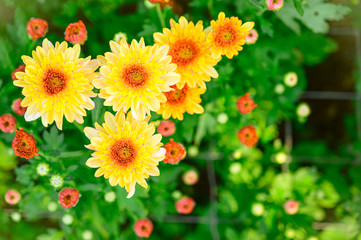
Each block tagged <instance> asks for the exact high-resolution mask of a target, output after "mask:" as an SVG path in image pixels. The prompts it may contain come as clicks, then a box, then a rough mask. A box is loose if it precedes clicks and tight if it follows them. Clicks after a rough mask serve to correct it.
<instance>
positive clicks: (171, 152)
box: [170, 149, 178, 157]
mask: <svg viewBox="0 0 361 240" xmlns="http://www.w3.org/2000/svg"><path fill="white" fill-rule="evenodd" d="M170 155H171V156H173V157H175V156H177V155H178V149H172V150H170Z"/></svg>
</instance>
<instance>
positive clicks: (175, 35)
mask: <svg viewBox="0 0 361 240" xmlns="http://www.w3.org/2000/svg"><path fill="white" fill-rule="evenodd" d="M170 25H171V29H167V28H164V29H163V33H154V41H155V42H156V43H158V44H160V45H167V46H169V53H168V54H169V55H170V56H172V62H173V63H175V64H177V70H176V72H177V73H179V74H180V75H181V80H180V82H179V83H178V84H177V86H178V88H183V86H184V85H185V84H186V83H187V84H188V86H189V87H192V88H195V87H198V86H200V87H202V88H204V89H205V88H206V84H205V82H209V81H210V80H211V77H213V78H218V73H217V71H216V70H215V69H214V67H213V66H215V65H216V64H217V61H216V60H215V59H213V58H212V56H211V51H210V49H209V46H208V44H207V40H206V33H205V32H204V31H203V23H202V22H201V21H199V22H198V23H197V24H196V25H194V23H193V22H188V21H187V19H185V18H184V17H181V18H180V19H179V23H176V22H175V21H174V20H173V19H171V20H170Z"/></svg>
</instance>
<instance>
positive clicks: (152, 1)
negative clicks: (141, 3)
mask: <svg viewBox="0 0 361 240" xmlns="http://www.w3.org/2000/svg"><path fill="white" fill-rule="evenodd" d="M148 1H149V2H151V3H168V2H169V0H148Z"/></svg>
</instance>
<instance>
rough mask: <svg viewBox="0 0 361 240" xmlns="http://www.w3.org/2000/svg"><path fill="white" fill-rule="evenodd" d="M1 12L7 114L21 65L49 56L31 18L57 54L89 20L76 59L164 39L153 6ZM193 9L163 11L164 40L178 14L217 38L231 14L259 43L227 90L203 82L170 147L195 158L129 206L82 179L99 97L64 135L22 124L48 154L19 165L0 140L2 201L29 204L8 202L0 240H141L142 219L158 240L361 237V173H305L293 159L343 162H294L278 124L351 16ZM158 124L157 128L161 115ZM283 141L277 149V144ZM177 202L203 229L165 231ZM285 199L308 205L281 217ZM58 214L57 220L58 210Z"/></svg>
mask: <svg viewBox="0 0 361 240" xmlns="http://www.w3.org/2000/svg"><path fill="white" fill-rule="evenodd" d="M3 2H4V4H3V6H4V9H5V10H4V13H7V14H4V15H2V16H0V19H1V20H3V21H1V23H0V29H1V34H0V56H1V58H0V61H1V64H0V101H1V108H0V114H1V115H2V114H4V113H13V112H12V110H11V103H12V101H13V100H15V99H16V98H20V97H22V93H21V90H20V89H19V88H17V87H14V85H13V83H12V80H11V78H10V75H11V72H12V71H13V70H14V69H15V68H16V67H17V66H18V65H19V64H21V56H22V55H30V54H31V51H32V50H33V49H34V48H35V47H36V46H38V45H40V44H41V40H42V39H40V40H31V39H30V38H29V36H28V35H27V34H26V23H27V21H28V20H29V19H30V18H31V17H40V18H43V19H46V20H47V21H48V23H49V32H48V34H47V35H46V37H47V38H48V39H49V40H50V41H52V42H55V41H63V39H64V29H65V28H66V26H67V25H68V24H69V23H71V22H75V21H78V20H82V21H84V23H85V25H86V27H87V31H88V39H87V41H86V42H85V44H84V46H82V53H81V55H82V56H92V58H96V56H97V55H99V54H104V53H105V52H107V51H110V50H109V44H108V42H109V40H112V39H113V38H114V35H115V34H116V33H118V32H124V33H125V34H126V35H127V37H128V42H130V41H131V40H132V39H137V40H139V38H140V37H144V39H145V42H146V43H147V44H153V42H154V41H153V33H154V32H159V31H161V30H162V27H161V21H160V19H159V15H158V14H157V12H156V8H155V7H154V6H149V4H147V3H145V2H144V1H135V0H99V1H93V0H75V1H73V0H65V1H58V0H57V1H46V2H44V1H35V2H33V3H32V4H29V2H28V1H27V0H17V1H8V0H6V1H3ZM186 2H187V1H175V5H174V6H173V7H172V8H171V7H169V6H168V7H165V8H164V9H163V10H162V12H161V15H160V16H161V17H163V18H164V22H165V24H166V27H169V20H170V19H171V18H173V19H176V20H177V19H178V18H179V14H181V13H182V14H183V15H185V16H186V17H187V19H189V20H192V21H193V22H197V21H199V20H201V21H203V24H204V26H205V27H208V26H209V25H210V21H211V20H213V19H214V20H215V19H216V18H217V15H218V13H219V12H221V11H223V12H225V13H226V16H238V17H239V18H240V19H241V20H242V21H243V22H246V21H254V22H255V29H256V30H257V31H258V33H259V38H258V40H257V42H256V43H255V44H254V45H245V46H244V49H243V50H242V51H241V52H239V55H238V56H235V57H234V58H233V59H227V58H225V57H224V58H223V59H222V61H221V62H220V63H219V64H218V65H217V66H216V69H217V71H218V73H219V78H217V79H212V81H211V82H209V83H207V92H206V93H205V94H203V95H202V103H201V105H202V106H203V108H204V109H205V112H204V113H203V114H202V115H197V114H194V115H189V114H185V116H184V120H183V121H178V120H174V122H175V124H176V132H175V134H174V135H172V136H170V137H164V138H163V141H162V142H163V143H167V142H168V141H169V139H170V138H174V140H175V141H177V142H180V143H182V144H183V145H184V146H185V148H186V149H187V150H188V156H187V157H186V159H184V160H182V161H181V162H180V163H179V164H177V165H170V164H164V163H160V165H159V169H160V172H161V174H160V176H159V177H152V178H150V179H149V181H148V184H149V188H148V189H143V188H141V187H139V186H137V188H136V193H135V195H134V196H133V197H132V198H131V199H127V198H126V195H127V193H126V191H125V190H124V189H123V188H120V187H119V186H117V187H111V186H110V185H109V184H108V181H107V180H105V179H104V178H103V177H101V178H95V177H94V172H95V170H94V169H90V168H88V167H86V166H85V161H86V160H87V159H88V158H89V157H90V156H91V151H89V150H87V149H86V148H85V147H84V145H86V144H89V142H88V140H87V139H86V138H85V137H84V132H83V128H84V127H85V126H93V125H94V123H95V122H98V123H99V124H102V122H103V118H104V112H105V111H112V110H111V108H110V107H104V106H103V103H104V100H102V99H100V98H94V102H95V109H94V110H92V111H91V112H87V116H86V117H85V119H84V121H85V123H84V124H83V125H80V124H77V125H74V124H70V123H64V130H63V131H59V130H58V129H57V128H56V126H55V125H54V124H53V126H49V127H47V128H44V127H43V126H42V123H41V120H40V119H38V120H36V121H33V122H26V121H25V120H24V118H23V117H22V116H16V119H17V122H18V126H20V127H23V128H24V129H26V130H27V131H28V132H29V133H31V134H32V135H33V136H34V137H35V138H36V140H37V146H38V147H39V150H40V151H39V156H37V157H34V158H33V159H31V160H25V159H17V158H15V157H14V154H13V153H12V152H11V151H9V150H11V142H12V139H13V137H14V133H1V134H0V169H1V171H0V183H1V184H0V194H1V196H3V195H4V194H5V192H6V191H7V190H8V189H10V188H14V189H18V190H19V191H20V193H21V194H22V200H21V201H20V203H19V204H18V205H17V206H9V205H7V204H6V203H4V202H3V200H1V202H0V204H1V207H2V209H6V212H2V211H0V224H1V225H2V226H4V227H2V228H1V229H0V240H2V239H12V238H11V237H13V239H22V240H23V239H24V240H27V239H37V240H57V239H84V232H85V231H90V232H91V233H92V234H93V239H117V240H118V239H119V240H120V239H135V234H134V230H133V227H134V222H135V221H136V220H138V219H140V218H149V219H151V220H152V222H153V224H154V232H153V234H152V236H151V239H189V240H192V239H206V238H209V239H211V238H212V234H211V230H212V231H215V229H216V228H217V229H218V231H219V234H220V239H230V240H233V239H249V240H253V239H254V240H268V239H270V240H274V239H310V237H312V236H317V235H318V237H319V239H321V240H332V239H335V240H336V239H337V240H341V239H356V237H358V236H360V224H359V222H360V216H361V209H360V207H359V206H360V203H361V202H360V201H361V200H360V197H359V196H360V193H361V190H360V189H361V184H360V183H361V175H360V174H359V173H360V170H361V169H360V166H359V163H357V162H356V163H357V164H358V165H357V166H355V167H351V168H347V169H346V168H345V169H341V170H340V169H339V168H335V167H332V166H327V165H318V164H314V165H313V166H309V165H308V164H303V163H302V164H300V163H299V162H298V161H297V160H298V158H302V157H306V158H311V157H319V156H323V157H325V158H328V159H329V160H330V161H331V160H332V159H333V158H335V153H334V152H332V151H330V149H329V147H328V145H327V144H326V143H325V141H321V140H312V141H310V140H309V141H299V142H298V143H297V144H296V146H295V147H294V149H293V150H292V151H291V149H289V147H288V146H283V145H282V141H281V140H280V139H279V138H282V137H283V129H282V128H283V125H282V123H283V122H284V121H285V120H287V121H293V122H294V121H295V119H296V106H297V104H298V102H299V101H300V98H301V95H302V93H303V92H304V90H305V89H306V87H307V78H306V73H305V69H304V67H305V66H314V65H317V64H319V63H321V62H322V61H324V60H325V59H326V58H327V57H328V56H329V54H331V53H332V52H335V51H336V50H337V44H336V42H335V41H334V40H332V39H330V38H329V37H327V36H326V35H325V33H327V31H328V29H329V25H328V23H327V21H330V20H341V19H342V18H343V17H344V16H346V15H347V14H348V13H349V12H350V8H349V7H346V6H344V5H339V4H334V3H331V2H330V1H324V0H317V1H316V0H315V1H303V0H293V1H291V0H289V1H285V3H284V6H283V8H282V9H281V10H279V11H269V10H267V7H266V5H265V1H264V0H249V1H247V0H244V1H243V0H242V1H233V0H224V1H215V0H192V1H190V2H189V3H188V4H187V3H186ZM280 20H281V21H280ZM288 72H295V73H297V76H298V83H297V85H296V86H295V87H288V86H286V85H285V84H284V80H283V78H284V75H285V74H287V73H288ZM277 85H281V86H283V88H284V92H283V93H277V91H276V90H275V87H276V86H277ZM95 91H97V92H98V90H95ZM247 92H249V93H250V95H251V98H252V99H254V101H255V102H256V103H257V104H258V106H257V107H256V108H255V109H254V110H253V111H252V113H249V114H240V113H239V111H238V109H237V106H236V102H237V99H238V97H240V96H242V95H244V94H245V93H247ZM13 115H14V114H13ZM151 119H152V121H155V122H156V123H157V124H158V123H159V121H160V120H161V116H160V115H157V114H152V118H151ZM224 119H226V120H224ZM356 121H357V119H356V118H355V117H354V116H350V117H349V118H348V119H346V122H347V124H348V126H347V128H348V130H349V132H350V134H351V135H352V138H353V140H354V142H353V143H352V144H351V145H349V146H345V149H346V150H345V152H347V154H348V155H349V156H350V157H355V158H356V159H359V158H357V156H358V155H357V154H359V153H358V150H359V147H360V146H361V144H360V142H359V141H358V140H356V139H357V136H356V135H357V134H355V132H354V129H355V124H356ZM249 124H252V125H254V126H255V127H256V129H257V134H258V137H259V138H260V139H259V141H258V145H257V146H256V147H252V148H247V147H245V146H244V145H242V144H241V143H240V141H239V139H238V138H237V136H236V134H237V132H238V131H239V129H240V128H242V127H243V126H246V125H249ZM295 128H297V129H298V130H299V129H301V130H302V125H301V124H298V123H296V126H295ZM277 140H278V141H281V142H280V143H278V144H276V142H277ZM277 145H278V146H277ZM191 149H193V151H190V150H191ZM198 150H199V153H198V152H197V151H198ZM280 151H282V152H285V153H287V154H291V155H292V158H293V159H292V161H291V163H290V164H288V163H286V164H284V165H283V166H280V165H279V164H278V163H277V162H276V161H275V154H277V153H278V152H280ZM209 159H212V161H213V160H214V162H213V163H214V168H215V174H216V176H215V178H216V181H217V187H216V189H212V190H216V195H217V203H215V204H213V205H212V204H210V202H209V195H210V193H209V191H210V190H209V189H210V186H209V185H210V181H211V180H210V178H211V177H210V176H209V175H208V171H209V168H210V167H209V165H208V164H209V163H207V161H206V160H209ZM39 163H47V164H49V167H50V169H49V173H48V174H46V175H45V176H41V175H39V174H38V173H37V166H38V164H39ZM235 164H236V165H235ZM14 169H15V170H14ZM189 169H196V170H197V172H199V176H200V181H199V182H198V183H197V184H196V185H194V186H188V185H186V184H185V183H184V182H183V181H182V175H183V174H184V173H185V172H186V171H187V170H189ZM345 172H347V174H346V173H345ZM53 174H60V175H61V176H62V177H63V178H64V187H73V188H77V189H78V190H79V192H80V194H81V197H80V200H79V202H78V204H77V205H76V207H73V208H69V209H64V208H63V207H61V206H60V205H59V204H58V193H59V190H60V189H55V188H54V187H53V186H51V185H50V181H49V179H50V177H51V176H52V175H53ZM109 192H114V193H115V199H114V201H109V199H108V200H107V193H109ZM180 196H190V197H193V198H194V199H195V201H196V207H195V209H194V211H193V212H192V214H191V218H187V219H193V218H192V217H195V216H197V217H199V219H201V220H202V221H204V222H202V223H192V224H180V223H172V222H167V221H168V220H169V219H168V218H167V216H174V215H178V214H177V211H176V209H175V202H176V201H177V200H178V199H179V197H180ZM1 199H3V197H1ZM290 199H294V200H297V201H298V202H299V205H300V206H299V211H298V213H297V214H295V215H290V214H287V213H286V211H285V209H284V204H285V203H286V202H287V201H288V200H290ZM54 204H55V206H56V209H52V207H53V206H54ZM255 204H256V206H257V204H258V206H263V207H264V209H263V211H264V212H263V213H261V214H257V213H256V214H255V212H257V211H255V209H253V208H254V206H255ZM213 208H215V209H216V210H217V213H218V216H219V218H220V219H221V220H220V222H219V223H218V224H217V226H216V225H211V226H209V225H208V223H209V222H210V221H211V217H212V214H213V213H212V211H213V210H214V209H213ZM256 210H257V209H256ZM14 211H20V212H21V214H22V217H23V219H22V220H20V222H18V223H17V222H15V221H14V220H13V219H11V217H9V216H10V214H11V212H14ZM258 211H259V209H258ZM66 214H69V215H70V216H71V217H72V218H73V222H72V223H71V224H69V225H67V224H66V223H64V221H63V220H62V218H63V217H64V216H66ZM167 219H168V220H167ZM328 221H330V222H331V224H329V225H327V226H326V227H325V229H324V230H323V231H320V232H318V231H316V230H315V229H314V228H313V223H314V222H317V223H319V222H328ZM204 223H206V224H204ZM340 224H341V225H340ZM340 226H341V227H340ZM343 226H346V227H343ZM24 233H26V234H24ZM3 236H5V237H3Z"/></svg>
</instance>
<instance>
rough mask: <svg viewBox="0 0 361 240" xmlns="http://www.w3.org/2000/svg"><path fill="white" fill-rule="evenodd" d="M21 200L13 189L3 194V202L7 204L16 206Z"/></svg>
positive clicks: (19, 195)
mask: <svg viewBox="0 0 361 240" xmlns="http://www.w3.org/2000/svg"><path fill="white" fill-rule="evenodd" d="M20 199H21V194H20V193H19V192H18V191H17V190H14V189H10V190H8V191H7V192H6V194H5V202H7V203H8V204H10V205H15V204H17V203H18V202H19V201H20Z"/></svg>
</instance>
